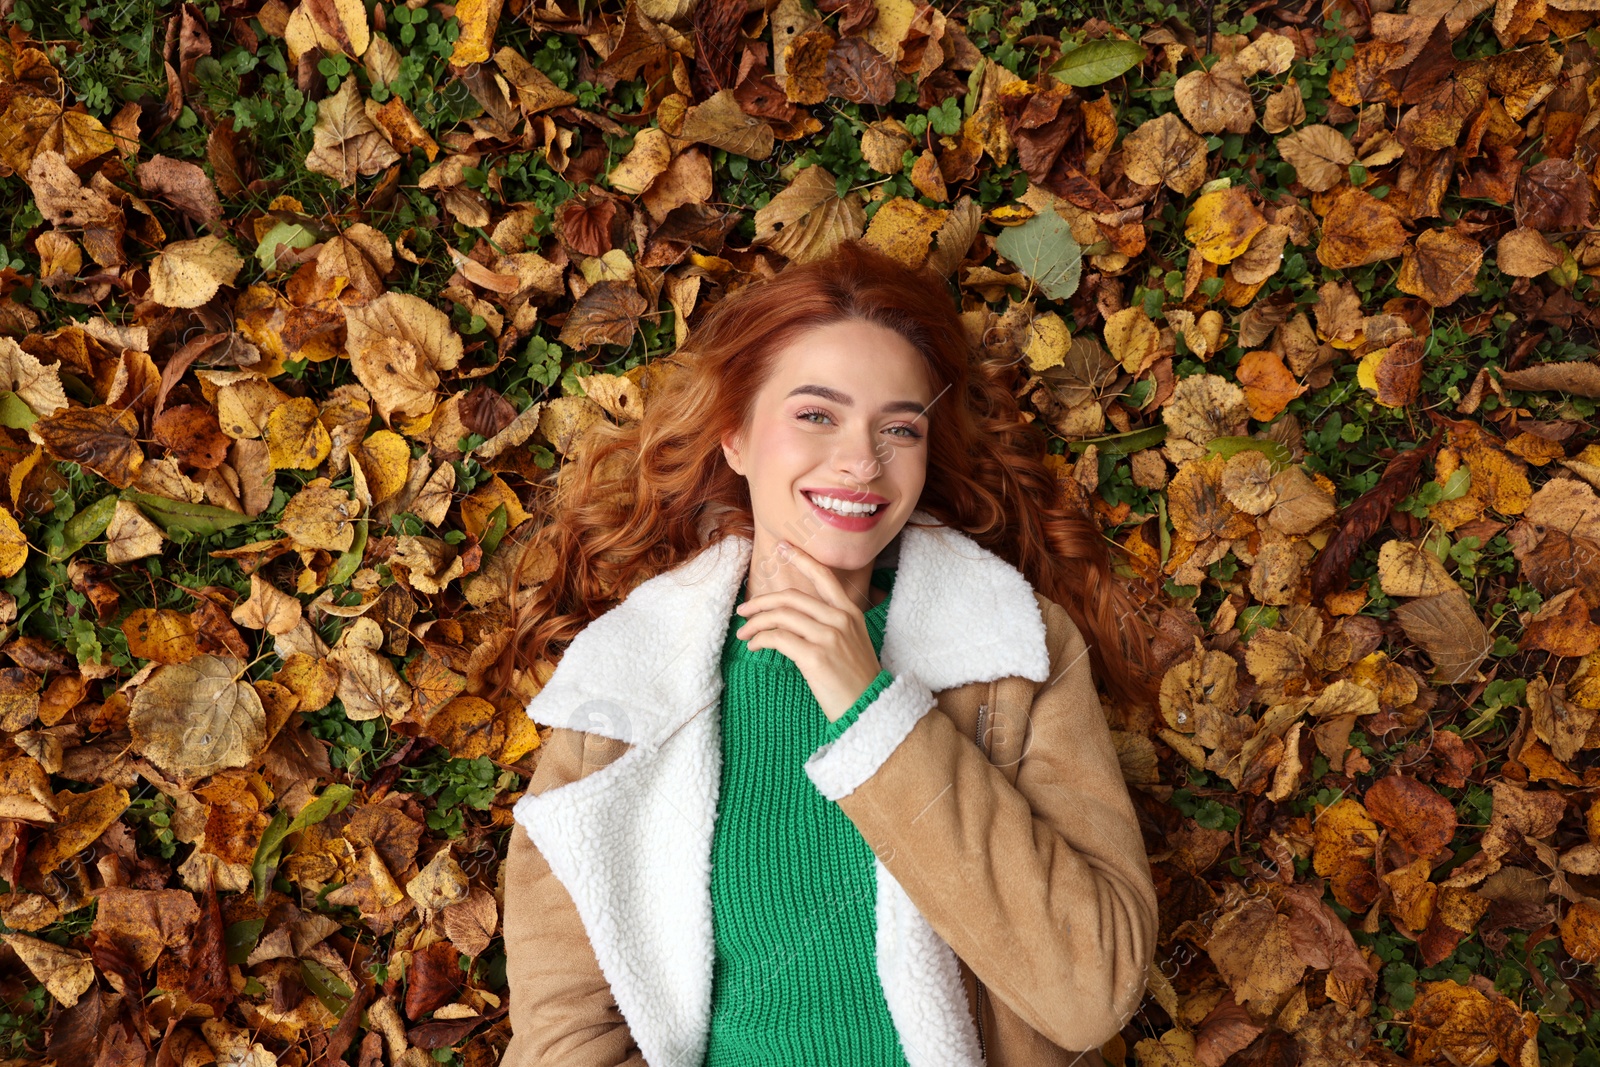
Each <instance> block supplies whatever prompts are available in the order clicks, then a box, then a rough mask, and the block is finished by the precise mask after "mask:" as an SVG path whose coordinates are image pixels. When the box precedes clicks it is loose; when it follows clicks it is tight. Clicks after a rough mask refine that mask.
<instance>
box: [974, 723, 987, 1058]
mask: <svg viewBox="0 0 1600 1067" xmlns="http://www.w3.org/2000/svg"><path fill="white" fill-rule="evenodd" d="M988 711H989V705H988V704H979V705H978V728H977V730H976V732H975V734H974V737H973V740H974V741H975V742H976V743H977V745H978V750H979V751H980V752H982V753H983V754H984V755H985V756H987V755H988V754H989V750H988V748H987V747H986V746H985V745H984V743H983V719H984V716H985V715H986V714H988ZM972 980H973V981H974V982H976V983H977V984H978V994H977V1000H976V1003H977V1006H978V1055H979V1056H982V1057H983V1058H984V1059H985V1060H987V1059H988V1050H987V1048H986V1046H985V1043H984V1039H983V993H984V989H983V979H981V978H979V977H978V975H977V973H976V972H974V973H973V975H972Z"/></svg>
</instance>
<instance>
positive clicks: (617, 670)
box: [528, 509, 1050, 751]
mask: <svg viewBox="0 0 1600 1067" xmlns="http://www.w3.org/2000/svg"><path fill="white" fill-rule="evenodd" d="M914 522H923V523H937V522H938V520H937V519H936V518H935V517H934V516H932V515H930V514H929V513H927V512H925V511H922V510H920V509H919V510H917V511H914V512H912V514H911V519H910V522H908V523H907V525H906V526H904V527H902V528H901V531H900V533H899V535H898V536H897V537H896V539H895V540H894V541H892V542H891V543H890V545H889V547H888V548H886V549H885V550H884V553H883V554H882V555H880V556H879V559H878V560H877V561H876V562H877V564H878V565H884V564H885V562H886V561H888V560H890V558H891V557H892V556H893V555H894V554H895V551H896V549H898V557H899V558H898V560H897V561H894V566H895V567H896V572H895V582H894V595H893V596H892V597H891V598H890V603H889V616H888V618H887V619H886V620H885V622H884V638H883V651H882V653H881V654H880V656H879V657H878V658H879V662H881V663H882V664H883V666H884V667H885V668H887V669H888V670H889V671H890V672H891V673H893V674H896V675H898V674H900V673H902V672H904V671H911V672H914V673H915V674H916V675H917V676H918V677H919V678H920V679H921V680H922V681H923V682H924V683H925V684H926V685H927V686H928V688H929V689H930V690H932V691H933V692H939V691H940V690H943V689H948V688H952V687H955V686H959V685H965V684H968V683H970V682H987V681H991V680H993V679H995V678H1004V677H1008V676H1011V675H1021V676H1022V677H1025V678H1028V679H1031V680H1033V681H1044V680H1045V678H1046V677H1048V674H1049V666H1050V654H1049V650H1048V648H1047V647H1046V644H1045V625H1044V618H1043V616H1041V615H1040V613H1039V606H1038V602H1037V601H1035V600H1034V596H1033V586H1032V585H1030V584H1029V582H1028V579H1027V578H1026V577H1025V576H1024V575H1023V574H1022V572H1021V571H1019V570H1017V569H1016V568H1015V567H1013V566H1012V565H1011V564H1009V563H1007V562H1006V561H1005V560H1003V559H1001V558H1000V557H999V556H996V555H995V554H994V553H992V552H990V551H989V550H988V549H986V548H984V547H983V546H982V545H980V544H978V543H977V542H976V541H974V540H972V538H970V537H968V536H967V535H966V534H964V533H962V532H960V531H959V530H955V529H953V528H951V527H948V526H944V525H942V524H940V525H938V526H937V527H935V528H927V527H921V526H913V525H911V524H910V523H914ZM753 547H754V546H753V544H752V542H751V541H750V539H749V538H747V537H743V536H740V535H734V536H730V537H724V538H722V539H721V540H719V541H716V542H714V543H713V544H712V545H710V546H708V547H707V548H706V549H704V550H703V551H701V552H700V553H699V554H698V555H696V556H694V557H693V558H691V559H689V560H687V561H685V562H684V563H681V564H679V565H678V566H677V567H674V568H673V569H672V570H670V571H666V572H664V573H662V574H658V575H656V576H655V577H653V578H650V579H648V580H646V581H644V582H642V583H640V584H639V585H638V586H637V587H636V588H635V589H634V590H633V591H632V592H631V593H629V594H628V596H627V597H625V598H624V599H623V600H622V602H621V603H619V604H617V605H616V606H615V607H613V608H611V609H610V610H609V611H607V612H605V613H604V614H602V615H600V616H599V617H597V618H595V619H594V620H592V621H591V622H590V623H589V624H588V625H587V626H585V627H584V628H583V630H582V631H580V632H579V634H578V635H577V637H575V638H574V639H573V640H572V642H571V643H570V644H569V645H568V647H567V650H566V652H565V653H564V655H563V656H562V658H561V661H560V663H558V664H557V666H556V669H555V671H554V673H553V674H552V675H551V677H550V680H549V681H548V682H547V683H546V684H545V687H544V688H543V689H542V690H540V691H539V693H538V694H537V695H536V696H534V698H533V699H532V700H531V701H530V702H529V704H528V714H529V715H530V716H532V717H533V719H534V721H535V722H540V723H544V724H545V725H548V726H564V727H568V728H570V729H574V730H583V731H586V732H590V733H596V734H600V735H603V736H605V737H610V738H614V739H616V740H619V741H627V742H629V743H630V744H635V745H641V746H643V747H645V748H647V749H650V750H651V751H654V750H656V749H657V748H659V747H660V745H661V744H662V742H664V741H665V740H666V739H667V738H668V737H670V736H671V735H672V734H673V733H674V732H675V731H676V730H677V729H678V728H679V727H680V726H682V725H683V724H684V722H686V721H687V720H688V719H690V718H691V717H692V716H694V715H695V714H696V713H697V712H699V711H703V710H705V709H706V708H708V707H710V706H712V705H713V704H715V703H716V702H717V701H718V700H719V699H720V697H721V693H722V674H721V656H722V646H723V641H724V639H725V638H726V636H727V627H728V623H729V620H730V619H731V618H732V616H733V609H734V601H735V599H736V598H737V597H738V594H739V585H740V583H741V582H742V581H743V580H744V579H745V577H746V575H747V574H748V573H749V570H750V555H751V551H752V549H753Z"/></svg>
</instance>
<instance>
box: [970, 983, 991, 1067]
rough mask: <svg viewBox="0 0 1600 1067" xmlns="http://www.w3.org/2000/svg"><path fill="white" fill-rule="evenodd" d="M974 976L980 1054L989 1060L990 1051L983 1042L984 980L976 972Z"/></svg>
mask: <svg viewBox="0 0 1600 1067" xmlns="http://www.w3.org/2000/svg"><path fill="white" fill-rule="evenodd" d="M972 977H973V979H974V980H975V981H976V982H977V983H978V1055H979V1056H982V1057H983V1058H984V1059H985V1061H987V1059H988V1056H989V1053H988V1050H987V1049H986V1048H985V1047H984V1042H983V992H984V990H983V980H982V979H981V978H979V977H978V976H977V974H976V973H974V974H973V976H972Z"/></svg>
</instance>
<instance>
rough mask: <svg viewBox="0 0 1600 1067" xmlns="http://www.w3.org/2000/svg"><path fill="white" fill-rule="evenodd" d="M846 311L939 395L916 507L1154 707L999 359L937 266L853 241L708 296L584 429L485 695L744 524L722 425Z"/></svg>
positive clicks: (1134, 633)
mask: <svg viewBox="0 0 1600 1067" xmlns="http://www.w3.org/2000/svg"><path fill="white" fill-rule="evenodd" d="M846 319H859V320H864V321H867V322H872V323H876V324H879V325H881V326H886V327H888V328H889V329H892V330H894V331H896V332H898V333H899V334H900V335H901V336H903V337H905V338H906V340H908V341H909V342H911V344H912V346H913V347H915V348H916V349H917V351H919V352H920V353H921V354H922V355H923V357H924V358H925V359H926V360H927V364H928V370H929V374H930V376H931V378H932V384H933V388H934V394H935V395H936V396H946V399H945V400H944V401H942V402H941V404H940V410H939V417H938V418H936V419H933V420H931V423H930V426H929V432H928V473H927V481H926V485H925V487H924V489H923V492H922V496H921V498H920V500H919V502H918V506H919V507H920V508H922V509H923V510H925V511H928V512H930V513H931V514H933V515H934V516H936V517H937V518H938V519H939V520H940V521H941V522H943V523H944V524H945V525H947V526H950V527H953V528H955V529H957V530H960V531H962V532H963V533H965V534H967V535H968V536H969V537H971V538H972V539H973V540H974V541H976V542H978V543H979V544H981V545H983V546H984V547H985V548H987V549H988V550H989V551H991V552H993V553H995V554H996V555H997V556H999V557H1000V558H1002V559H1004V560H1006V561H1007V562H1009V563H1011V564H1012V565H1013V566H1015V567H1016V568H1017V569H1018V570H1020V571H1021V572H1022V573H1023V574H1024V575H1026V576H1027V578H1028V580H1029V581H1030V582H1031V583H1032V584H1033V586H1034V588H1035V589H1037V590H1038V591H1039V592H1041V593H1043V594H1044V595H1045V596H1047V597H1049V598H1050V599H1051V600H1054V601H1056V602H1057V603H1058V604H1060V605H1061V606H1062V607H1064V608H1066V610H1067V611H1068V612H1069V613H1070V614H1071V616H1072V618H1073V621H1074V622H1076V623H1077V624H1078V628H1079V630H1081V631H1082V633H1083V635H1084V639H1085V641H1086V642H1087V644H1088V646H1089V655H1090V660H1091V665H1092V667H1093V670H1094V673H1095V676H1096V678H1097V679H1098V681H1099V682H1100V684H1101V685H1102V686H1103V687H1104V690H1105V692H1106V694H1107V695H1108V696H1110V697H1111V698H1112V699H1113V700H1116V701H1117V702H1118V703H1120V704H1122V705H1125V706H1129V707H1132V706H1135V705H1149V704H1151V703H1153V701H1154V699H1155V692H1156V688H1157V686H1158V684H1159V676H1158V664H1157V663H1156V661H1155V658H1154V656H1153V654H1152V651H1151V649H1152V640H1153V633H1152V631H1151V630H1150V628H1149V625H1148V623H1147V622H1146V621H1145V620H1144V618H1143V616H1142V614H1141V612H1140V610H1139V609H1140V607H1141V605H1139V604H1138V603H1137V602H1136V600H1135V598H1134V596H1133V594H1132V591H1131V590H1130V589H1129V588H1128V587H1127V586H1126V585H1125V584H1124V583H1123V582H1122V581H1121V580H1120V579H1118V578H1117V577H1116V576H1115V575H1114V574H1113V573H1112V571H1111V565H1110V558H1109V554H1108V548H1107V539H1106V538H1105V537H1104V536H1103V535H1102V533H1101V531H1100V527H1099V524H1098V523H1097V522H1096V521H1095V520H1094V519H1093V518H1092V517H1091V516H1089V515H1086V514H1084V513H1083V512H1082V511H1080V510H1078V509H1077V508H1076V507H1074V506H1072V505H1070V504H1069V503H1068V502H1067V500H1068V498H1067V497H1066V495H1065V494H1064V493H1063V491H1062V486H1061V484H1060V483H1059V481H1058V480H1057V476H1056V474H1055V473H1054V472H1053V471H1052V470H1051V468H1050V467H1048V466H1047V465H1046V463H1045V459H1044V457H1045V455H1046V443H1047V437H1046V435H1045V433H1044V431H1043V430H1042V429H1041V428H1040V427H1039V425H1038V424H1037V423H1033V422H1029V421H1027V420H1026V419H1024V418H1023V417H1022V414H1021V411H1020V409H1019V408H1018V405H1017V401H1016V398H1015V396H1014V395H1013V392H1012V382H1011V381H1010V380H1009V379H1011V378H1013V377H1014V375H1015V373H1016V372H1015V369H1014V364H1012V365H994V364H992V363H989V362H984V361H980V360H977V359H975V358H974V352H973V346H972V345H971V344H970V343H969V341H968V339H967V336H966V333H965V331H964V330H963V327H962V323H961V319H960V316H959V314H958V312H957V309H956V306H955V302H954V301H953V300H952V299H951V296H950V292H949V289H948V287H947V285H946V283H945V281H944V280H943V279H942V278H939V277H937V276H934V275H932V274H929V273H925V272H921V271H913V270H910V269H908V268H906V267H905V266H903V265H901V264H900V263H899V262H897V261H896V260H894V259H891V258H889V257H888V256H886V255H884V254H882V253H880V252H877V251H875V250H873V249H872V248H870V247H867V246H865V245H861V244H858V243H855V242H848V243H845V244H842V245H840V246H839V248H838V249H837V250H836V251H835V252H833V253H832V254H831V255H829V256H828V257H826V258H824V259H821V260H817V261H813V262H810V263H806V264H794V265H791V266H789V267H788V268H786V269H785V270H784V271H782V272H781V273H779V274H778V275H777V276H775V277H773V278H770V279H767V280H763V281H757V282H752V283H750V284H747V285H746V286H745V287H744V288H742V289H741V290H739V291H738V292H736V293H734V294H732V295H731V296H729V297H727V298H725V299H724V300H722V301H721V302H720V303H718V304H716V305H715V306H714V307H712V308H711V309H710V310H709V311H708V312H707V313H706V315H705V317H704V319H703V320H702V321H701V322H700V323H699V324H698V325H696V326H695V327H694V330H693V332H692V335H691V336H690V337H689V339H688V342H687V344H686V346H685V347H684V349H682V350H680V351H679V352H678V353H677V354H676V355H675V356H674V357H673V358H672V360H671V361H670V362H671V364H673V365H674V366H673V369H672V373H670V374H669V375H666V376H664V380H662V381H660V382H659V383H658V384H655V385H653V386H652V387H651V390H650V392H649V396H648V401H647V403H646V405H645V411H644V414H643V416H642V417H641V418H639V419H637V420H633V421H627V422H623V423H622V424H620V425H618V424H613V423H610V422H600V423H597V424H596V425H595V426H593V427H592V428H591V429H590V430H589V431H588V435H587V437H586V439H585V440H584V442H583V446H582V448H581V450H580V454H578V455H576V456H575V457H573V458H572V459H571V460H569V462H568V464H567V467H566V468H564V469H563V470H562V471H561V475H560V481H559V485H558V489H557V492H556V494H555V499H554V501H553V503H552V507H551V509H550V510H551V514H550V515H549V517H548V521H547V523H546V524H545V525H544V526H542V527H541V528H540V529H539V530H538V531H537V533H536V534H534V535H533V538H532V539H531V541H532V543H530V545H529V546H528V547H529V548H533V547H535V544H537V548H538V550H537V551H530V550H525V551H524V552H523V553H522V555H521V557H520V559H519V562H518V564H517V567H516V574H515V575H514V577H513V578H512V581H511V589H512V604H513V618H512V636H511V640H510V642H509V643H508V644H507V646H506V647H505V649H504V650H503V651H502V652H501V654H500V655H499V657H498V658H497V659H496V660H495V661H494V663H493V664H492V665H490V666H489V667H488V668H487V669H486V671H485V673H484V680H485V683H486V685H487V686H488V689H489V691H488V693H487V694H486V695H487V696H488V698H489V699H490V700H496V699H497V698H498V697H499V696H500V695H501V694H502V693H504V692H505V691H506V690H507V689H508V688H513V686H512V681H513V677H514V672H515V671H517V670H528V669H531V668H533V667H534V666H535V665H540V664H541V663H542V667H543V670H544V671H546V672H547V671H548V670H549V669H550V668H551V664H550V663H549V662H548V661H549V660H551V659H552V658H555V657H554V656H553V653H554V652H555V651H556V649H557V647H558V646H559V647H560V648H563V649H564V648H565V646H566V644H567V643H568V642H570V641H571V640H572V638H573V637H575V636H576V635H577V634H578V632H579V631H580V630H582V629H583V628H584V626H586V625H587V624H588V623H589V622H590V621H591V620H593V619H594V618H596V617H597V616H599V615H600V614H602V613H603V612H604V611H605V610H607V608H608V607H610V606H611V604H612V603H613V602H614V601H616V600H620V599H621V598H622V597H624V596H626V595H627V593H628V592H629V591H630V590H632V589H633V588H634V587H635V586H637V585H638V584H639V583H640V582H643V581H644V580H646V579H648V578H650V577H653V576H655V575H657V574H660V573H661V572H663V571H666V570H669V569H671V568H673V567H675V566H677V565H678V564H680V563H682V562H684V561H685V560H687V559H689V558H690V557H692V556H694V555H695V554H696V553H698V552H699V551H700V550H701V549H703V548H704V547H706V545H708V544H710V543H711V542H713V541H715V540H717V539H719V538H721V537H723V536H726V535H728V534H732V533H738V534H742V535H744V536H746V537H753V536H754V529H755V527H754V520H753V516H752V513H751V509H750V495H749V489H748V485H747V483H746V482H745V480H744V478H743V477H742V476H741V475H739V474H736V473H735V472H734V471H733V470H732V468H730V467H729V466H728V464H727V461H726V459H725V458H724V455H723V451H722V445H721V438H722V436H723V434H724V433H728V432H736V431H737V430H739V429H740V428H741V427H743V426H744V425H745V423H746V419H747V415H748V408H749V404H750V402H751V399H752V398H753V397H754V396H755V395H756V393H757V392H758V391H759V389H760V387H761V385H762V384H763V382H764V381H765V380H766V377H767V374H768V373H769V368H770V367H771V365H772V363H773V360H774V356H775V355H776V353H778V352H779V351H780V350H782V349H783V347H784V346H785V345H786V344H787V343H788V342H789V341H790V340H791V339H793V338H794V337H795V336H796V335H798V334H800V333H802V332H804V331H806V330H809V329H812V328H814V327H818V326H824V325H827V324H829V323H833V322H838V321H840V320H846ZM946 387H948V388H946ZM536 557H537V558H539V559H540V561H541V568H540V569H541V570H544V569H546V568H549V569H550V574H549V577H548V578H547V579H546V580H545V581H543V582H541V583H539V584H537V585H536V586H534V587H533V588H531V589H528V590H524V589H523V585H524V579H523V570H524V568H525V567H526V566H527V564H528V562H529V560H530V559H533V558H536ZM542 676H543V675H541V677H542ZM515 688H516V689H518V690H524V691H525V689H526V687H525V686H524V685H519V686H516V687H515Z"/></svg>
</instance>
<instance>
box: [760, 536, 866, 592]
mask: <svg viewBox="0 0 1600 1067" xmlns="http://www.w3.org/2000/svg"><path fill="white" fill-rule="evenodd" d="M777 551H778V558H779V559H780V560H783V561H784V562H785V563H788V564H789V565H790V566H791V567H794V568H795V569H796V570H798V571H799V572H800V573H801V574H803V575H805V576H806V577H807V578H809V579H811V584H812V585H814V586H816V588H817V594H818V596H819V597H820V598H821V599H822V601H823V602H824V603H827V604H831V605H833V606H834V607H836V608H853V607H855V602H854V601H853V600H851V599H850V596H849V594H848V593H846V592H845V589H844V586H843V585H840V584H839V579H838V578H837V577H836V576H835V575H834V573H833V570H832V568H830V567H824V566H823V565H822V564H821V563H818V562H817V559H816V557H815V556H813V555H811V553H809V552H807V551H806V550H805V549H803V548H801V547H800V546H798V545H796V544H793V543H792V542H789V541H779V542H778V549H777Z"/></svg>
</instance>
